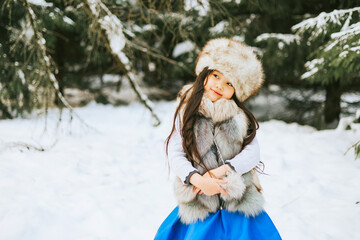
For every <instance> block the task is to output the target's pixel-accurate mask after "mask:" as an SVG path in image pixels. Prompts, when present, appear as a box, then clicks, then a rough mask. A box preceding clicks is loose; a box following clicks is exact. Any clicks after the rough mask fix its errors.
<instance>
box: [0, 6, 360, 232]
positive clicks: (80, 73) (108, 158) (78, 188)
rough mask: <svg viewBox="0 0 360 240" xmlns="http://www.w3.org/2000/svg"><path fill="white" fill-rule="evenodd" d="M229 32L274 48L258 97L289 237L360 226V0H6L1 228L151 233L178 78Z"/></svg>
mask: <svg viewBox="0 0 360 240" xmlns="http://www.w3.org/2000/svg"><path fill="white" fill-rule="evenodd" d="M216 37H232V38H234V39H237V40H240V41H243V42H245V43H247V44H248V45H249V46H251V47H253V49H254V51H255V52H256V54H257V55H258V57H259V59H261V61H262V63H263V67H264V72H265V76H266V80H265V84H264V86H263V87H262V89H261V90H260V92H259V93H258V94H257V96H255V97H253V98H252V99H250V100H249V101H248V102H246V103H245V104H246V105H247V106H248V107H249V108H250V109H251V110H252V112H253V113H254V115H255V116H256V117H257V119H258V120H259V122H260V129H259V133H258V134H259V142H260V147H261V158H262V161H263V162H264V163H265V172H266V173H268V175H261V176H260V179H261V182H262V184H263V185H264V189H265V190H264V191H265V192H264V194H265V199H266V200H267V205H266V209H267V211H268V213H269V215H270V217H271V218H272V219H273V221H274V223H275V224H276V226H277V227H278V229H279V232H280V234H281V235H282V237H283V238H284V239H358V238H359V237H360V233H359V231H358V229H357V226H359V224H360V203H359V201H360V194H359V193H358V190H357V189H360V174H359V170H360V161H359V159H358V158H359V156H360V1H359V0H344V1H340V0H314V1H310V0H293V1H287V0H277V1H276V0H267V1H261V0H218V1H216V0H175V1H166V0H158V1H152V0H147V1H144V0H1V1H0V73H1V74H0V119H1V120H0V133H1V134H0V195H1V196H2V197H1V198H0V239H152V238H153V237H154V234H155V233H156V230H157V228H158V227H159V225H160V224H161V222H162V221H163V220H164V218H165V217H166V216H167V214H169V213H170V211H171V210H172V208H174V207H175V206H176V202H175V200H174V197H173V195H172V189H171V186H172V185H171V179H170V178H169V176H168V169H167V166H166V157H165V155H164V146H163V143H164V140H165V138H166V137H167V135H168V134H169V132H170V130H171V121H172V117H173V116H172V114H173V113H174V109H175V98H176V94H177V92H178V91H179V89H180V88H181V87H182V86H183V85H184V84H186V83H189V82H191V81H193V80H194V79H195V74H194V67H195V63H196V58H197V55H198V53H199V52H200V50H201V47H202V46H203V45H204V44H205V43H206V42H207V41H208V40H209V39H211V38H216ZM356 159H357V160H356ZM170 177H174V176H172V175H170ZM279 190H280V191H279Z"/></svg>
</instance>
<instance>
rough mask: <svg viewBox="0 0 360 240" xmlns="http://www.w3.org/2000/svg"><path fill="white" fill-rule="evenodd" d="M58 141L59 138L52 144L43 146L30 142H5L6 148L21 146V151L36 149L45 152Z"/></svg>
mask: <svg viewBox="0 0 360 240" xmlns="http://www.w3.org/2000/svg"><path fill="white" fill-rule="evenodd" d="M56 143H57V140H56V141H55V142H54V143H53V144H51V145H50V146H48V147H46V148H45V147H43V146H41V145H40V144H37V145H38V146H36V145H34V144H30V143H26V142H10V143H4V144H3V145H4V148H20V151H21V152H23V149H27V150H29V151H30V150H36V151H39V152H45V151H47V150H49V149H51V148H53V147H54V146H55V145H56Z"/></svg>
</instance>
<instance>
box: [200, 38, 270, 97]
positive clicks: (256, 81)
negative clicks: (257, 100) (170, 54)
mask: <svg viewBox="0 0 360 240" xmlns="http://www.w3.org/2000/svg"><path fill="white" fill-rule="evenodd" d="M205 67H208V68H209V69H214V70H217V71H219V72H221V73H222V74H223V75H224V76H225V77H226V78H228V79H229V80H230V82H231V83H232V84H233V86H234V88H235V94H236V97H237V99H239V100H240V101H241V102H244V101H245V100H246V99H248V98H249V97H251V96H253V95H255V94H256V93H257V92H258V91H259V89H260V87H261V85H262V84H263V82H264V74H263V70H262V66H261V63H260V61H259V60H258V59H257V57H256V55H255V53H254V52H253V50H252V49H251V48H250V47H248V46H247V45H245V44H244V43H242V42H239V41H236V40H233V39H229V38H216V39H212V40H210V41H208V42H207V43H206V44H205V46H204V47H203V49H202V50H201V52H200V54H199V56H198V59H197V63H196V67H195V73H196V75H199V74H200V72H201V71H202V70H203V69H204V68H205Z"/></svg>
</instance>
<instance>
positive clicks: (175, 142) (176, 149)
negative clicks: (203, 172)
mask: <svg viewBox="0 0 360 240" xmlns="http://www.w3.org/2000/svg"><path fill="white" fill-rule="evenodd" d="M179 129H180V124H179V120H177V121H176V122H175V131H174V133H173V135H172V136H171V138H170V141H169V146H168V154H169V155H168V158H169V166H170V170H171V171H172V172H173V173H174V174H175V175H176V176H178V177H179V178H180V179H181V181H182V182H183V183H184V184H188V185H191V183H190V182H189V180H190V177H191V176H192V175H193V174H194V173H199V171H198V170H197V169H196V168H194V167H193V166H192V164H191V163H190V161H189V160H188V159H187V158H186V153H185V151H184V149H183V147H182V138H181V135H180V131H179Z"/></svg>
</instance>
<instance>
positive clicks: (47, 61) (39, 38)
mask: <svg viewBox="0 0 360 240" xmlns="http://www.w3.org/2000/svg"><path fill="white" fill-rule="evenodd" d="M22 1H23V4H24V7H25V10H26V14H27V17H28V19H29V21H30V25H31V28H32V29H33V31H34V37H35V40H36V41H35V43H36V45H37V46H38V47H39V49H40V61H42V62H43V65H44V66H45V69H46V74H47V76H48V79H49V80H50V82H51V84H52V87H53V88H54V90H55V93H56V95H57V96H58V98H59V99H60V101H61V102H62V104H64V106H65V107H66V108H68V109H69V110H70V113H71V114H74V115H75V116H76V117H77V118H78V119H79V120H80V122H82V123H83V124H84V125H86V126H87V127H89V128H93V127H91V126H89V125H88V124H87V123H86V122H85V121H84V120H83V119H82V118H81V117H80V116H79V115H78V114H77V113H76V112H75V111H74V109H73V108H72V106H71V105H70V104H69V103H68V101H67V100H66V99H65V97H64V96H63V94H62V93H61V92H60V89H59V84H58V82H57V79H56V77H55V75H54V73H53V72H52V71H51V67H55V66H52V64H51V61H52V60H51V56H50V55H47V53H46V46H45V42H46V41H45V38H44V37H43V35H42V33H41V31H39V30H38V26H37V24H36V15H35V13H34V11H33V9H32V8H31V7H30V6H29V4H28V1H27V0H22ZM55 72H57V69H56V67H55ZM46 111H47V107H46ZM93 129H94V128H93Z"/></svg>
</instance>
